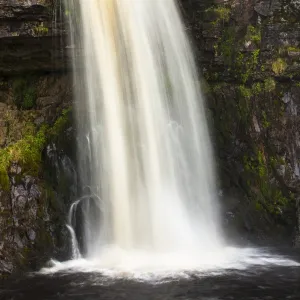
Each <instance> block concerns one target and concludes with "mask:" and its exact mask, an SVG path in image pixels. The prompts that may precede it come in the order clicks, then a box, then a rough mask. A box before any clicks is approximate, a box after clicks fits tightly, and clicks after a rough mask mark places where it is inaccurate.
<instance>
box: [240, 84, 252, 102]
mask: <svg viewBox="0 0 300 300" xmlns="http://www.w3.org/2000/svg"><path fill="white" fill-rule="evenodd" d="M238 91H239V95H240V96H241V97H244V98H247V99H250V98H251V90H250V89H249V88H247V87H245V86H244V85H240V86H239V87H238Z"/></svg>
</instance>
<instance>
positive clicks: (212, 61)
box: [182, 0, 300, 245]
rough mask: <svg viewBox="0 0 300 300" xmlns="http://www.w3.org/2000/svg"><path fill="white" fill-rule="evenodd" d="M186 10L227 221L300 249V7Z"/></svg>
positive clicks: (232, 5)
mask: <svg viewBox="0 0 300 300" xmlns="http://www.w3.org/2000/svg"><path fill="white" fill-rule="evenodd" d="M182 5H183V10H184V12H185V20H186V24H187V30H188V31H189V32H190V34H191V36H192V37H193V38H194V46H195V49H196V53H197V61H198V62H199V66H200V72H201V73H202V74H203V75H204V78H205V80H204V82H203V87H204V89H205V93H206V96H207V99H208V109H209V110H208V114H209V116H210V120H211V127H212V128H213V138H214V142H215V148H216V154H217V157H218V162H217V169H218V170H220V172H221V173H220V189H221V190H222V195H223V197H221V199H222V204H223V207H224V214H225V215H228V214H230V215H231V218H229V220H227V219H228V218H227V219H226V218H225V219H226V220H227V221H228V222H227V223H228V224H229V225H230V223H231V224H232V226H233V227H235V228H238V231H239V232H240V233H242V234H243V235H244V236H245V235H247V236H251V235H255V236H259V237H261V239H262V240H266V239H267V238H270V237H274V238H277V239H279V238H280V237H285V238H287V243H289V244H291V243H292V240H293V241H294V244H296V245H297V244H298V245H299V240H300V239H299V233H300V229H299V224H300V218H299V217H300V215H299V211H300V210H299V197H300V194H299V193H300V169H299V167H300V160H299V159H300V140H299V137H300V126H299V125H300V123H299V121H300V108H299V104H300V81H299V80H300V6H299V2H298V1H281V0H275V1H272V0H271V1H269V0H268V1H264V0H262V1H253V0H246V1H242V2H240V1H235V0H231V1H226V2H222V1H215V2H209V1H201V3H200V2H197V1H188V0H187V1H183V2H182ZM296 211H298V213H296ZM297 214H298V216H297ZM297 224H298V225H297Z"/></svg>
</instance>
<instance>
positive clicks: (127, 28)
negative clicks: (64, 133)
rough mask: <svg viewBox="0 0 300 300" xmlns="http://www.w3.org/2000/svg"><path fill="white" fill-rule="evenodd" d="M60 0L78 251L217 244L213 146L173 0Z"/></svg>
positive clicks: (90, 254)
mask: <svg viewBox="0 0 300 300" xmlns="http://www.w3.org/2000/svg"><path fill="white" fill-rule="evenodd" d="M65 1H66V6H67V10H68V16H69V18H70V20H69V24H70V31H71V44H72V45H75V46H74V47H72V49H73V65H74V82H75V107H76V118H77V129H78V158H79V174H80V177H81V193H82V197H83V199H84V200H82V202H83V203H81V205H80V209H82V219H83V220H81V222H82V228H83V230H82V240H83V242H82V243H83V245H82V249H83V252H84V256H85V257H87V258H90V259H93V258H99V257H101V256H103V257H104V255H103V252H104V251H105V250H106V249H113V248H117V249H121V250H122V251H126V252H132V251H144V252H145V253H146V252H147V253H175V252H176V253H189V252H190V251H191V250H193V251H198V252H200V253H201V251H206V252H207V251H210V250H212V249H215V248H217V247H219V245H220V244H221V241H220V236H219V224H218V207H217V206H218V205H217V195H216V186H215V179H214V161H213V150H212V147H211V142H210V137H209V132H208V126H207V121H206V117H205V107H204V99H203V96H202V94H201V90H200V85H199V76H198V75H197V71H196V67H195V62H194V58H193V55H192V50H191V46H190V44H189V41H188V38H187V35H186V32H185V30H184V27H183V24H182V21H181V17H180V14H179V9H178V7H177V3H176V2H175V0H156V1H154V0H143V1H138V0H131V1H129V0H86V1H80V0H65ZM76 205H77V204H76ZM73 207H74V206H73ZM77 209H79V208H77ZM74 240H76V239H74ZM76 255H77V254H76Z"/></svg>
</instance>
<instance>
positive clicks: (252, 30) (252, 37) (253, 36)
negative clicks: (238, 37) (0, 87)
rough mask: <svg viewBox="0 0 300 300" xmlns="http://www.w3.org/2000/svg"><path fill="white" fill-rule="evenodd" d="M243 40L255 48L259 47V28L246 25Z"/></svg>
mask: <svg viewBox="0 0 300 300" xmlns="http://www.w3.org/2000/svg"><path fill="white" fill-rule="evenodd" d="M245 40H246V41H251V42H253V43H255V44H256V45H257V46H259V45H260V42H261V31H260V27H254V26H253V25H248V27H247V33H246V36H245Z"/></svg>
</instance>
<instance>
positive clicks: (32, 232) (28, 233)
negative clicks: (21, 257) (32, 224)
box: [27, 229, 36, 241]
mask: <svg viewBox="0 0 300 300" xmlns="http://www.w3.org/2000/svg"><path fill="white" fill-rule="evenodd" d="M27 235H28V237H29V239H30V240H31V241H34V240H35V238H36V233H35V231H34V230H32V229H29V230H28V232H27Z"/></svg>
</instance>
